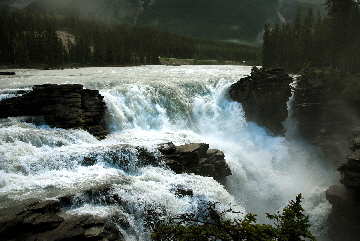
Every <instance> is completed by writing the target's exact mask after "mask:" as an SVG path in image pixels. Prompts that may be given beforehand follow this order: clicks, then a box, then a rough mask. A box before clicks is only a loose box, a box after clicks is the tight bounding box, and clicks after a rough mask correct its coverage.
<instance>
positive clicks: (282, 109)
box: [229, 67, 293, 135]
mask: <svg viewBox="0 0 360 241" xmlns="http://www.w3.org/2000/svg"><path fill="white" fill-rule="evenodd" d="M292 81H293V79H292V78H291V77H290V76H289V75H288V74H287V73H285V71H284V70H283V69H272V70H264V69H257V68H256V67H253V69H252V70H251V75H250V76H248V77H245V78H242V79H240V80H239V81H238V82H236V83H235V84H233V85H231V86H230V89H229V94H230V97H231V99H232V100H234V101H237V102H239V103H241V104H242V106H243V108H244V111H245V116H246V118H247V119H248V120H249V121H253V122H255V123H257V124H258V125H260V126H263V127H266V128H267V129H269V130H270V131H271V132H273V133H274V134H275V135H281V134H284V133H285V129H284V127H283V125H282V122H283V121H284V120H285V119H286V118H287V116H288V110H287V101H288V100H289V98H290V96H291V89H290V86H289V84H290V83H291V82H292Z"/></svg>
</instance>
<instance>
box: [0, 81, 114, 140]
mask: <svg viewBox="0 0 360 241" xmlns="http://www.w3.org/2000/svg"><path fill="white" fill-rule="evenodd" d="M105 109H106V106H105V102H104V101H103V96H101V95H100V94H99V91H98V90H89V89H83V86H82V85H79V84H64V85H56V84H44V85H35V86H34V87H33V91H31V92H28V93H25V94H23V95H21V96H17V97H13V98H8V99H3V100H2V101H0V118H7V117H10V116H44V119H45V122H46V123H47V124H48V125H49V126H51V127H58V128H65V129H69V128H82V129H85V130H87V131H89V132H90V133H91V134H93V135H94V136H96V137H98V138H99V139H102V138H104V137H105V136H106V135H107V134H108V132H107V130H106V128H105V125H104V123H103V121H104V115H105Z"/></svg>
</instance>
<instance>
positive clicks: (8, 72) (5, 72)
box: [0, 71, 15, 75]
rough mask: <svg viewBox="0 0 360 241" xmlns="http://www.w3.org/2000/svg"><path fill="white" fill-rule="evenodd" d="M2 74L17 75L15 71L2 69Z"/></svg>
mask: <svg viewBox="0 0 360 241" xmlns="http://www.w3.org/2000/svg"><path fill="white" fill-rule="evenodd" d="M0 75H15V72H11V71H0Z"/></svg>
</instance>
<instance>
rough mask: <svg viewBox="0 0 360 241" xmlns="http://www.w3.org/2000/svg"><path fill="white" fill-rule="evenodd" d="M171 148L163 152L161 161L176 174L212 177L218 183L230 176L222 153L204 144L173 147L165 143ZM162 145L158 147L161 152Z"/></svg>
mask: <svg viewBox="0 0 360 241" xmlns="http://www.w3.org/2000/svg"><path fill="white" fill-rule="evenodd" d="M166 145H167V146H171V148H169V149H167V150H166V152H165V153H164V152H163V160H164V162H165V164H166V165H167V166H169V167H170V168H171V169H172V170H173V171H175V172H176V173H194V174H196V175H201V176H209V177H213V178H214V179H215V180H217V181H220V180H222V179H223V178H225V177H226V176H229V175H231V170H230V168H229V166H228V165H227V163H226V161H225V156H224V153H223V152H222V151H219V150H216V149H209V145H208V144H205V143H191V144H186V145H180V146H175V145H173V144H172V143H167V144H166ZM162 148H163V145H161V146H160V147H159V150H160V152H162V150H163V149H162ZM170 150H171V151H170Z"/></svg>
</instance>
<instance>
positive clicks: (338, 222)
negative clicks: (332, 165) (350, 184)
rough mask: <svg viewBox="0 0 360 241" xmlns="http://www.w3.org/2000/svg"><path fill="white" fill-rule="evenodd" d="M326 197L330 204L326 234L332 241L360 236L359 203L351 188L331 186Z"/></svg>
mask: <svg viewBox="0 0 360 241" xmlns="http://www.w3.org/2000/svg"><path fill="white" fill-rule="evenodd" d="M326 198H327V199H328V201H329V202H330V203H331V205H332V211H331V213H330V214H329V216H328V222H329V224H330V227H329V230H328V235H329V237H330V238H331V239H332V240H334V241H353V240H358V239H359V236H360V229H359V226H360V215H359V214H360V203H359V202H358V201H356V198H355V194H354V192H353V191H352V190H350V189H348V188H346V187H345V186H343V185H334V186H331V187H330V188H329V189H328V190H327V191H326Z"/></svg>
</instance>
